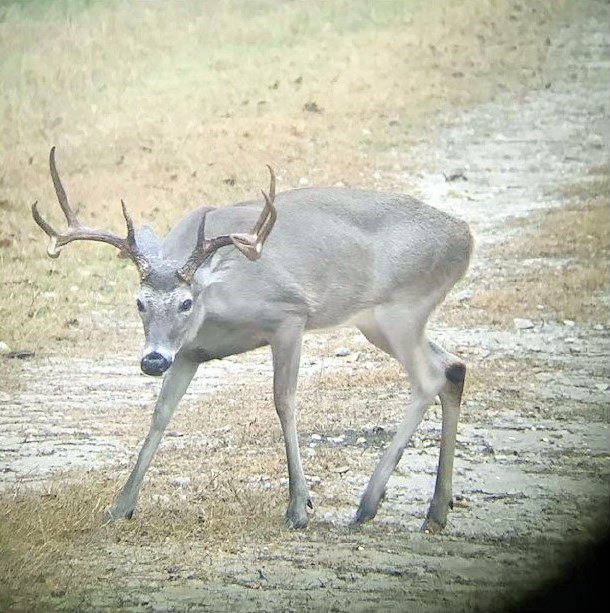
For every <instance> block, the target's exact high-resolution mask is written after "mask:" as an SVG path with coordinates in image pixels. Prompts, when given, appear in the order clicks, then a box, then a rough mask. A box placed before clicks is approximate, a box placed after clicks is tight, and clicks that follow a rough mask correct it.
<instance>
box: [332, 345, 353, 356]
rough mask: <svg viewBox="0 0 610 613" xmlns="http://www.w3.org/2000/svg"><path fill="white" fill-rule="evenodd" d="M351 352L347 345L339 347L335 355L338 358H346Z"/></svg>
mask: <svg viewBox="0 0 610 613" xmlns="http://www.w3.org/2000/svg"><path fill="white" fill-rule="evenodd" d="M349 354H350V350H349V349H348V348H347V347H339V349H337V350H336V351H335V355H336V356H337V357H338V358H344V357H345V356H346V355H349Z"/></svg>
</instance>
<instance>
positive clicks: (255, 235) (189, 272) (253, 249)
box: [176, 165, 277, 283]
mask: <svg viewBox="0 0 610 613" xmlns="http://www.w3.org/2000/svg"><path fill="white" fill-rule="evenodd" d="M267 168H268V169H269V174H270V175H271V179H270V184H269V194H266V193H265V192H264V191H262V190H261V193H262V194H263V198H264V199H265V207H264V208H263V211H262V213H261V214H260V217H259V218H258V220H257V221H256V223H255V224H254V228H252V232H250V233H249V234H227V235H223V236H217V237H215V238H211V239H206V238H205V215H204V216H203V219H202V220H201V223H200V224H199V230H198V231H197V244H196V245H195V248H194V249H193V252H192V253H191V255H190V257H189V259H188V260H187V262H186V264H185V265H184V266H182V268H180V269H179V270H178V271H177V273H176V274H177V275H178V277H180V279H182V280H183V281H184V282H185V283H191V281H192V280H193V276H194V275H195V273H196V272H197V269H198V268H199V267H200V266H201V265H202V264H203V263H204V262H205V260H207V259H208V258H209V257H210V256H211V255H212V254H213V253H214V252H216V251H217V250H218V249H220V248H221V247H227V246H229V245H235V247H237V248H238V249H239V250H240V251H241V252H242V253H243V254H244V255H245V256H246V257H247V258H248V259H249V260H253V261H254V260H258V258H260V257H261V253H262V250H263V244H264V242H265V240H266V239H267V237H268V236H269V234H270V232H271V229H272V228H273V224H275V220H276V219H277V211H276V210H275V207H274V206H273V202H274V200H275V173H274V172H273V168H271V166H269V165H267Z"/></svg>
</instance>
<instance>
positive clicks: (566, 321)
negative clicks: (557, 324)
mask: <svg viewBox="0 0 610 613" xmlns="http://www.w3.org/2000/svg"><path fill="white" fill-rule="evenodd" d="M563 325H564V326H568V328H573V327H574V326H575V325H576V322H574V321H572V320H571V319H564V320H563Z"/></svg>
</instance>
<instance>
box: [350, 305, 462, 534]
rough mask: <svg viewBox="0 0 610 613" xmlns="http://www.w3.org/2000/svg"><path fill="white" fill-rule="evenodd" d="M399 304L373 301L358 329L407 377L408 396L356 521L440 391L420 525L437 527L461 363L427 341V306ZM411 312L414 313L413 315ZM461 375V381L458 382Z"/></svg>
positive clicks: (442, 516) (446, 496) (447, 494)
mask: <svg viewBox="0 0 610 613" xmlns="http://www.w3.org/2000/svg"><path fill="white" fill-rule="evenodd" d="M421 311H422V316H420V317H417V315H416V314H417V310H416V309H409V310H407V309H405V307H404V306H402V307H399V306H383V307H377V308H376V309H375V310H374V311H373V312H372V313H370V314H369V316H368V317H367V318H366V319H365V320H364V321H362V322H361V323H360V325H359V327H360V330H361V331H362V333H363V334H364V335H365V336H366V337H367V339H368V340H369V341H371V342H372V343H373V344H374V345H376V346H377V347H379V348H380V349H382V350H383V351H385V352H387V353H388V354H390V355H392V356H393V357H395V358H396V359H397V360H398V361H399V362H400V363H401V364H402V366H403V367H404V368H405V370H406V371H407V373H408V374H409V376H410V378H411V385H412V393H411V400H410V402H409V404H408V406H407V409H406V414H405V417H404V419H403V421H402V423H401V424H400V426H399V428H398V431H397V433H396V435H395V436H394V439H393V440H392V442H391V443H390V446H389V447H388V448H387V450H386V451H385V453H384V454H383V456H382V458H381V460H380V461H379V463H378V465H377V467H376V468H375V471H374V472H373V475H372V476H371V478H370V480H369V483H368V485H367V488H366V490H365V492H364V494H363V496H362V499H361V501H360V505H359V507H358V511H357V512H356V516H355V518H354V523H355V524H360V523H362V522H364V521H366V520H367V519H372V518H373V517H374V516H375V514H376V513H377V508H378V506H379V502H380V500H381V498H382V496H383V493H384V491H385V487H386V484H387V481H388V479H389V478H390V475H391V473H392V471H393V470H394V468H395V467H396V465H397V464H398V462H399V461H400V458H401V456H402V453H403V451H404V449H405V447H406V446H407V444H408V442H409V440H410V438H411V436H412V435H413V433H414V432H415V430H416V429H417V426H418V425H419V424H420V422H421V420H422V418H423V416H424V413H425V410H426V408H427V407H428V406H429V404H430V403H431V402H432V400H433V399H434V397H435V396H437V395H439V396H440V397H441V403H442V407H443V432H442V439H441V456H440V462H439V469H438V473H437V483H436V490H435V494H434V497H433V500H432V504H431V506H430V510H429V512H428V519H427V520H426V523H425V524H424V527H423V529H424V530H427V531H430V532H438V531H439V530H440V529H442V527H443V526H444V525H445V522H446V519H447V511H448V508H449V506H450V504H451V478H452V472H453V455H454V450H455V438H456V430H457V420H458V416H459V403H460V398H461V389H462V385H463V378H464V377H463V375H464V370H465V369H464V365H463V364H462V363H461V362H460V361H459V360H458V359H457V358H455V357H454V356H451V355H450V354H448V353H446V352H445V351H444V350H443V349H441V348H440V347H439V346H438V345H436V344H432V343H429V342H428V341H427V339H426V337H425V334H424V324H425V321H426V319H427V315H428V309H422V310H421ZM414 314H415V315H414ZM460 381H461V383H460Z"/></svg>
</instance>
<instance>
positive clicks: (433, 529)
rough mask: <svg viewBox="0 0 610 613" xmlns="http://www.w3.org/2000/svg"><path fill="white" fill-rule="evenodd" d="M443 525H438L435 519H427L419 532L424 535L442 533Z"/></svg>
mask: <svg viewBox="0 0 610 613" xmlns="http://www.w3.org/2000/svg"><path fill="white" fill-rule="evenodd" d="M444 527H445V526H444V524H440V523H439V522H437V521H436V520H435V519H432V518H431V517H427V518H426V521H425V522H424V523H423V525H422V527H421V532H423V533H424V534H440V533H441V532H442V531H443V528H444Z"/></svg>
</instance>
